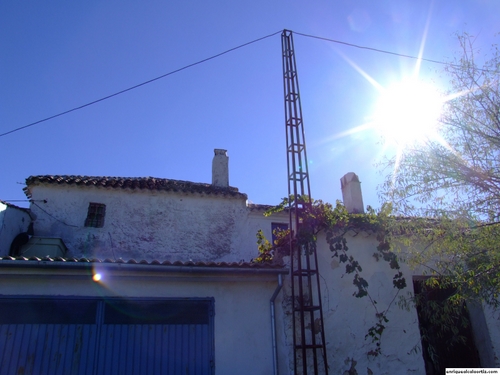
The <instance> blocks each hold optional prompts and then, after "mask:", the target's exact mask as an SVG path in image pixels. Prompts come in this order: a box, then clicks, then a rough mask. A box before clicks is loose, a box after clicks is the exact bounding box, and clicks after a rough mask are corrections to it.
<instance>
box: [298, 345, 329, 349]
mask: <svg viewBox="0 0 500 375" xmlns="http://www.w3.org/2000/svg"><path fill="white" fill-rule="evenodd" d="M302 348H306V349H323V348H324V345H321V344H316V345H312V344H311V345H304V346H302V345H295V349H302Z"/></svg>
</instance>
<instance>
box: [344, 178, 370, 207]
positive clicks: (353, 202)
mask: <svg viewBox="0 0 500 375" xmlns="http://www.w3.org/2000/svg"><path fill="white" fill-rule="evenodd" d="M340 187H341V188H342V200H343V201H344V206H345V208H346V209H347V212H349V213H350V214H362V213H364V212H365V209H364V206H363V196H362V194H361V182H359V178H358V176H357V175H356V174H355V173H353V172H349V173H347V174H346V175H345V176H344V177H342V178H341V179H340Z"/></svg>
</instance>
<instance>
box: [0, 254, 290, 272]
mask: <svg viewBox="0 0 500 375" xmlns="http://www.w3.org/2000/svg"><path fill="white" fill-rule="evenodd" d="M3 266H5V267H8V266H18V267H25V266H26V267H33V266H35V267H56V268H57V267H68V268H69V267H75V266H76V267H85V268H89V267H95V266H114V267H123V266H124V267H134V268H135V267H137V268H136V269H140V268H142V269H144V270H146V269H147V270H153V269H156V270H158V271H176V272H191V273H193V272H236V273H237V272H240V271H244V272H245V273H275V274H279V273H281V274H285V273H288V270H287V268H286V267H284V266H283V265H279V264H271V263H252V262H193V261H187V262H182V261H163V262H160V261H158V260H152V261H146V260H139V261H138V260H135V259H130V260H123V259H121V258H120V259H117V260H113V259H104V260H102V259H97V258H62V257H55V258H52V257H48V256H47V257H43V258H38V257H29V258H25V257H11V256H4V257H0V267H3ZM124 269H127V268H124ZM217 270H218V271H217Z"/></svg>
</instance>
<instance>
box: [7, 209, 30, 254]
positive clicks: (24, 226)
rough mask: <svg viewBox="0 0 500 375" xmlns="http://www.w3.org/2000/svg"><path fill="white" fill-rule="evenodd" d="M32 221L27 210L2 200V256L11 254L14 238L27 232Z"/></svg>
mask: <svg viewBox="0 0 500 375" xmlns="http://www.w3.org/2000/svg"><path fill="white" fill-rule="evenodd" d="M30 222H31V219H30V216H29V214H28V212H27V211H26V210H24V209H22V208H19V207H15V206H12V205H8V204H5V203H3V202H0V256H5V255H9V250H10V245H11V243H12V240H13V239H14V238H15V237H16V236H17V235H18V234H20V233H23V232H26V231H27V230H28V226H29V224H30Z"/></svg>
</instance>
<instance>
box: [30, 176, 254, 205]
mask: <svg viewBox="0 0 500 375" xmlns="http://www.w3.org/2000/svg"><path fill="white" fill-rule="evenodd" d="M41 183H45V184H58V185H62V184H66V185H77V186H95V187H104V188H114V189H132V190H136V189H138V190H163V191H178V192H187V193H204V194H215V195H227V196H232V197H241V198H244V199H247V195H246V194H243V193H240V192H239V191H238V188H235V187H232V186H229V187H227V188H221V187H216V186H213V185H211V184H205V183H199V182H190V181H181V180H169V179H166V178H156V177H106V176H101V177H99V176H67V175H40V176H30V177H28V178H27V179H26V186H27V187H26V188H25V193H26V195H27V196H28V198H31V193H30V192H29V186H30V185H35V184H41Z"/></svg>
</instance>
